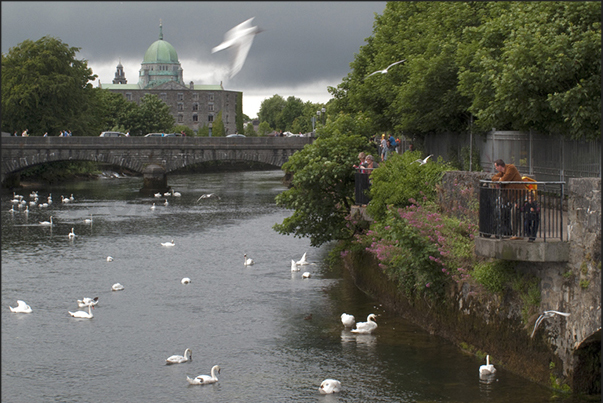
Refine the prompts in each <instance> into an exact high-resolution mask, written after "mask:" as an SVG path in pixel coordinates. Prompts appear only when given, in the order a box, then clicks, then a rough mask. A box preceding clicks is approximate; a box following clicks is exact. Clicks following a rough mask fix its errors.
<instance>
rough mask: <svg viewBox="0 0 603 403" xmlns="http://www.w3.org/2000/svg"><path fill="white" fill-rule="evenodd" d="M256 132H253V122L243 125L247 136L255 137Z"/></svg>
mask: <svg viewBox="0 0 603 403" xmlns="http://www.w3.org/2000/svg"><path fill="white" fill-rule="evenodd" d="M257 135H258V134H257V133H256V132H255V129H254V128H253V123H248V124H247V127H245V136H247V137H256V136H257Z"/></svg>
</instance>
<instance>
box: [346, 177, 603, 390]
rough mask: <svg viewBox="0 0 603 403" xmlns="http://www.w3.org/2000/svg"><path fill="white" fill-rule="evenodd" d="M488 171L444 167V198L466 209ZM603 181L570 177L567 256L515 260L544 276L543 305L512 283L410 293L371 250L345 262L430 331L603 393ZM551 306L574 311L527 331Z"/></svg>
mask: <svg viewBox="0 0 603 403" xmlns="http://www.w3.org/2000/svg"><path fill="white" fill-rule="evenodd" d="M490 176H491V175H490V174H485V173H483V172H449V173H447V174H446V176H445V177H444V179H443V182H442V185H441V187H440V189H439V194H440V203H441V204H442V205H443V206H445V209H446V210H447V211H451V210H453V213H454V214H459V215H462V214H465V213H467V212H468V211H469V210H470V209H469V208H468V207H470V205H471V203H477V197H478V193H477V192H478V188H479V180H480V179H489V178H490ZM600 188H601V181H600V179H571V180H570V182H569V184H568V192H567V193H568V223H569V224H568V227H569V228H568V230H569V232H570V242H571V245H570V249H571V254H570V260H569V262H565V263H532V262H515V270H516V272H518V273H520V274H525V276H526V278H537V279H538V280H539V287H540V294H541V303H540V306H538V307H535V306H526V305H525V303H524V300H523V298H524V296H523V295H522V294H521V293H520V292H516V291H514V290H513V289H512V288H509V289H507V291H506V292H505V293H504V295H501V294H491V293H488V292H486V291H485V290H484V289H483V287H481V286H480V285H475V284H470V283H464V284H454V285H453V286H451V287H450V289H449V291H448V293H447V298H446V300H444V301H438V302H437V303H430V302H428V301H425V300H413V301H410V300H408V299H407V298H406V297H405V296H404V295H403V294H401V293H400V292H399V291H398V290H397V289H396V287H395V285H393V284H392V283H391V282H390V281H388V279H387V278H386V277H385V275H384V274H383V273H382V271H381V269H379V266H378V264H377V261H376V260H375V258H374V257H373V256H372V255H371V254H369V253H368V252H360V253H353V254H348V255H347V256H346V257H345V258H344V264H345V266H346V268H347V269H348V270H349V271H350V273H351V274H352V277H353V278H354V280H355V282H356V285H357V286H358V287H359V288H360V289H362V290H363V291H364V292H366V293H367V294H369V295H371V296H373V297H374V298H376V299H378V300H379V301H380V302H382V303H383V304H385V305H386V306H388V308H389V309H390V310H394V311H396V312H397V313H398V314H400V315H401V316H403V317H405V318H407V319H409V320H411V321H412V322H414V323H416V324H418V325H420V326H422V327H423V328H424V329H426V330H428V331H429V332H430V333H432V334H436V335H439V336H442V337H444V338H446V339H448V340H450V341H452V342H454V343H455V344H457V345H458V346H460V347H462V348H465V349H468V350H470V351H472V352H474V353H482V354H490V358H491V361H493V363H494V364H495V365H500V366H502V367H504V368H506V369H508V370H510V371H512V372H514V373H516V374H518V375H521V376H523V377H525V378H528V379H530V380H532V381H534V382H537V383H540V384H542V385H546V386H553V387H561V386H562V385H568V386H569V387H570V388H572V389H573V390H574V391H578V392H582V393H600V376H601V375H600V362H601V361H600V356H601V346H600V340H601V292H600V290H601V194H600ZM460 199H464V200H460ZM459 205H461V207H460V208H459V207H458V206H459ZM463 205H464V207H463ZM455 206H456V207H455ZM468 218H471V217H468ZM472 219H475V217H472ZM548 310H557V311H561V312H569V313H570V316H569V317H564V316H559V315H555V316H553V317H550V318H547V319H544V320H543V321H542V323H541V324H540V326H539V327H538V330H537V331H536V333H535V335H534V337H533V338H532V337H530V336H531V333H532V331H533V329H534V324H535V322H536V320H537V318H538V317H539V315H540V314H542V312H544V311H548ZM552 382H553V384H552Z"/></svg>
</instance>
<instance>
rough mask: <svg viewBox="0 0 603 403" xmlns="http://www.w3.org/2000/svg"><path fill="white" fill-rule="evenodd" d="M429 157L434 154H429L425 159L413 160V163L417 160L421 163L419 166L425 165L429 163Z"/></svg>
mask: <svg viewBox="0 0 603 403" xmlns="http://www.w3.org/2000/svg"><path fill="white" fill-rule="evenodd" d="M429 157H433V154H429V155H428V156H427V157H426V158H425V159H424V160H420V159H419V160H414V161H413V162H411V164H414V163H415V162H418V163H419V166H421V165H425V164H427V160H428V159H429Z"/></svg>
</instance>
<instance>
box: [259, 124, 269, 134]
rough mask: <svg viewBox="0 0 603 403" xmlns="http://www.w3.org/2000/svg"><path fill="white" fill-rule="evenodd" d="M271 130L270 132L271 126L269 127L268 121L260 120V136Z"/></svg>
mask: <svg viewBox="0 0 603 403" xmlns="http://www.w3.org/2000/svg"><path fill="white" fill-rule="evenodd" d="M271 132H272V128H271V127H270V124H269V123H268V122H261V123H260V125H259V126H258V133H259V135H260V136H265V135H267V134H268V133H271Z"/></svg>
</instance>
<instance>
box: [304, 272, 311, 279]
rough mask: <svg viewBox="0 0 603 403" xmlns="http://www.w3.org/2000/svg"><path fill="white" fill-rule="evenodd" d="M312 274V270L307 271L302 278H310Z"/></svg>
mask: <svg viewBox="0 0 603 403" xmlns="http://www.w3.org/2000/svg"><path fill="white" fill-rule="evenodd" d="M311 276H312V274H310V272H309V271H305V272H304V273H303V274H302V278H310V277H311Z"/></svg>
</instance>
